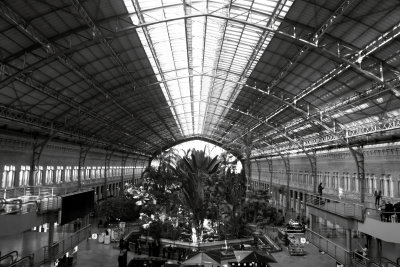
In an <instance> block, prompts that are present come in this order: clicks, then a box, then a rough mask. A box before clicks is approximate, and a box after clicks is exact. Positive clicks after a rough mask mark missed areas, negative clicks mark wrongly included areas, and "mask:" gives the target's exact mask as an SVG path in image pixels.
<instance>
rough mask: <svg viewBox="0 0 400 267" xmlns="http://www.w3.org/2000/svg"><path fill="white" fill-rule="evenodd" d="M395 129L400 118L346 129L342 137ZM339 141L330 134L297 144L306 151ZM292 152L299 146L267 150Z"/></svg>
mask: <svg viewBox="0 0 400 267" xmlns="http://www.w3.org/2000/svg"><path fill="white" fill-rule="evenodd" d="M395 129H400V116H397V117H394V118H387V119H383V120H379V121H375V122H371V123H366V124H362V125H360V126H357V127H354V128H349V129H345V130H343V135H342V136H343V137H344V138H345V139H346V140H347V139H349V138H352V137H357V136H361V135H366V134H375V133H381V132H385V131H391V130H395ZM337 141H341V138H340V137H339V136H338V135H336V134H333V133H329V132H328V133H324V134H323V135H317V136H314V137H309V138H307V137H305V138H303V139H302V140H297V142H300V143H301V144H302V145H303V146H304V148H305V149H308V148H312V147H315V146H318V145H322V144H328V143H332V142H337ZM290 150H298V144H296V143H290V142H287V143H286V144H276V146H275V148H274V149H271V150H266V152H267V153H275V152H276V151H281V152H285V151H290Z"/></svg>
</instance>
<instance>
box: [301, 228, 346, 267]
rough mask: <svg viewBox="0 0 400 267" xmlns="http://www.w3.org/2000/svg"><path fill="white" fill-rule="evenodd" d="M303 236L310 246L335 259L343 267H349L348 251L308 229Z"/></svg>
mask: <svg viewBox="0 0 400 267" xmlns="http://www.w3.org/2000/svg"><path fill="white" fill-rule="evenodd" d="M305 235H306V239H307V240H308V241H309V242H310V243H311V244H313V245H314V246H316V247H317V248H319V249H320V250H322V251H324V252H325V253H326V254H328V255H329V256H331V257H332V258H334V259H336V261H337V262H340V263H341V264H343V265H344V266H350V264H351V254H350V253H349V251H348V250H346V249H345V248H343V247H341V246H339V245H337V244H335V243H334V242H332V241H330V240H329V239H327V238H325V237H323V236H321V235H319V234H317V233H315V232H313V231H311V230H309V229H307V230H306V233H305Z"/></svg>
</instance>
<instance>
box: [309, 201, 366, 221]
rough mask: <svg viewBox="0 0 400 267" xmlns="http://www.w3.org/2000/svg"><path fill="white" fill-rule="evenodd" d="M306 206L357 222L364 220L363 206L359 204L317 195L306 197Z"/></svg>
mask: <svg viewBox="0 0 400 267" xmlns="http://www.w3.org/2000/svg"><path fill="white" fill-rule="evenodd" d="M305 202H306V205H310V206H313V207H315V208H318V209H322V210H325V211H328V212H330V213H333V214H335V215H339V216H342V217H346V218H351V219H355V220H357V221H363V220H364V215H363V213H364V206H363V205H361V204H357V203H353V202H350V201H344V200H340V199H334V198H328V197H320V196H318V195H306V198H305Z"/></svg>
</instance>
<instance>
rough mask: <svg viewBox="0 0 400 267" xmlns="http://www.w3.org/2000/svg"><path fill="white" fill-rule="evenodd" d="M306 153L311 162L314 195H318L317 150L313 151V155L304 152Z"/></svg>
mask: <svg viewBox="0 0 400 267" xmlns="http://www.w3.org/2000/svg"><path fill="white" fill-rule="evenodd" d="M304 152H305V154H306V156H307V158H308V161H309V162H310V166H311V181H312V184H313V193H314V194H316V193H317V157H316V153H315V150H313V151H312V154H310V153H309V152H306V151H304Z"/></svg>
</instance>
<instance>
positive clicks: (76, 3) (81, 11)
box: [70, 0, 166, 142]
mask: <svg viewBox="0 0 400 267" xmlns="http://www.w3.org/2000/svg"><path fill="white" fill-rule="evenodd" d="M70 1H71V3H72V5H73V6H74V7H75V9H76V10H77V11H78V13H79V15H80V16H81V18H82V19H83V20H84V21H85V22H86V24H87V25H88V26H89V27H90V28H91V29H92V33H93V35H94V36H93V37H94V38H98V39H99V40H100V43H101V44H102V45H103V46H105V47H106V49H107V50H109V51H110V52H111V55H112V58H113V59H114V62H115V63H117V64H118V65H119V66H120V68H119V69H120V71H121V72H122V74H124V77H125V78H127V79H128V81H129V83H130V85H131V88H130V89H131V90H133V91H135V87H136V85H137V83H136V81H135V79H134V77H133V75H132V73H131V71H129V70H128V68H127V67H126V65H125V63H124V62H123V61H122V60H121V58H120V56H119V52H118V51H116V50H115V49H114V48H113V47H112V46H111V43H110V41H109V39H107V38H106V37H104V35H103V33H102V32H101V30H100V29H99V28H98V27H97V26H96V24H95V22H94V21H93V20H92V18H91V17H90V16H89V14H88V13H87V12H86V10H85V8H84V7H83V6H82V5H81V4H80V2H79V0H70ZM113 102H114V103H117V102H116V101H115V100H114V101H113ZM118 106H119V107H120V108H121V109H122V110H124V111H125V112H126V113H127V114H128V116H129V117H131V118H134V119H135V120H137V121H138V122H140V123H141V124H142V125H144V126H145V127H146V128H148V129H149V130H150V132H152V133H153V134H154V135H155V136H158V137H159V138H160V139H161V140H163V141H164V142H166V140H165V139H164V138H163V137H162V136H161V135H159V134H158V133H157V132H155V131H154V130H153V129H152V128H151V127H148V125H147V124H146V123H145V122H143V120H141V119H140V118H139V117H137V116H136V115H135V114H133V113H132V112H130V111H128V110H127V109H125V108H123V107H122V106H120V105H118Z"/></svg>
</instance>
